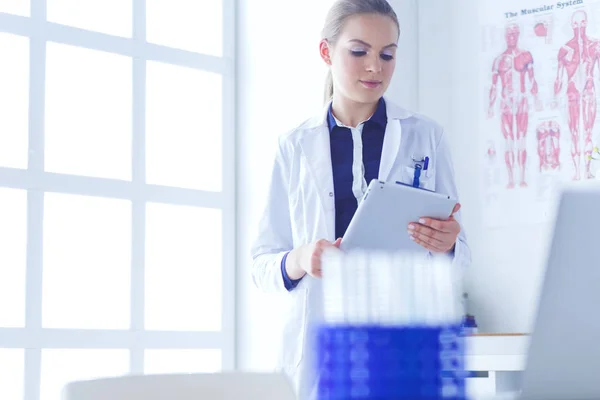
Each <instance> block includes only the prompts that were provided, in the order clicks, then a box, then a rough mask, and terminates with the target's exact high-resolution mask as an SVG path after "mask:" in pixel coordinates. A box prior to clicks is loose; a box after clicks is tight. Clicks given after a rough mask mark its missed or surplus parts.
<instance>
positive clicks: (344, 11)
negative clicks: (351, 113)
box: [321, 0, 400, 103]
mask: <svg viewBox="0 0 600 400" xmlns="http://www.w3.org/2000/svg"><path fill="white" fill-rule="evenodd" d="M357 14H380V15H384V16H387V17H390V18H391V19H392V20H393V21H394V23H395V24H396V26H397V27H398V34H400V23H399V22H398V16H397V15H396V13H395V12H394V9H393V8H392V6H390V4H389V3H388V2H387V0H337V1H336V2H335V3H334V4H333V6H331V8H330V9H329V12H328V13H327V17H326V18H325V26H324V27H323V30H322V31H321V38H322V39H326V40H327V42H328V43H329V44H335V43H336V42H337V40H338V38H339V36H340V33H341V32H342V28H343V27H344V23H345V22H346V19H348V18H349V17H352V16H354V15H357ZM332 97H333V76H332V75H331V69H330V70H329V71H327V77H326V78H325V103H327V102H329V101H330V100H331V98H332Z"/></svg>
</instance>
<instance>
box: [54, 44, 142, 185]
mask: <svg viewBox="0 0 600 400" xmlns="http://www.w3.org/2000/svg"><path fill="white" fill-rule="evenodd" d="M131 62H132V61H131V58H129V57H123V56H120V55H116V54H109V53H104V52H100V51H95V50H89V49H83V48H78V47H72V46H67V45H62V44H57V43H48V50H47V62H46V63H47V68H48V72H47V74H46V135H45V143H44V144H45V148H46V155H45V164H46V165H45V167H46V171H49V172H58V173H67V174H75V175H83V176H94V177H101V178H115V179H123V180H130V179H131V123H132V122H131V87H132V83H131V74H132V72H131V71H132V69H131V68H132V67H131Z"/></svg>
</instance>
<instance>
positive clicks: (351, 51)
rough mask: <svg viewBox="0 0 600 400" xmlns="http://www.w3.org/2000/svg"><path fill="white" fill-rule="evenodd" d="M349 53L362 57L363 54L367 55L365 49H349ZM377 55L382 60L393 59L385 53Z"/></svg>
mask: <svg viewBox="0 0 600 400" xmlns="http://www.w3.org/2000/svg"><path fill="white" fill-rule="evenodd" d="M350 53H351V54H352V55H353V56H354V57H363V56H365V55H367V51H366V50H350ZM379 57H381V59H382V60H384V61H392V60H393V59H394V56H393V55H391V54H386V53H381V54H380V55H379Z"/></svg>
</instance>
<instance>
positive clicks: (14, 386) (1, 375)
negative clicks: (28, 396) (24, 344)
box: [0, 349, 25, 400]
mask: <svg viewBox="0 0 600 400" xmlns="http://www.w3.org/2000/svg"><path fill="white" fill-rule="evenodd" d="M24 374H25V353H24V351H23V349H0V399H2V400H23V384H24V379H23V377H24Z"/></svg>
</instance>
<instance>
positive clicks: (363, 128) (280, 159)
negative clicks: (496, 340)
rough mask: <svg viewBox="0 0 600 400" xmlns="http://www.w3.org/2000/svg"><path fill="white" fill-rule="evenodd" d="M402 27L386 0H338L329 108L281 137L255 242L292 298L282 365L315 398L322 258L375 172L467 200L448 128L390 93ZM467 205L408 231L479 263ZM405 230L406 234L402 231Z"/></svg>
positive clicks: (435, 248)
mask: <svg viewBox="0 0 600 400" xmlns="http://www.w3.org/2000/svg"><path fill="white" fill-rule="evenodd" d="M399 34H400V27H399V24H398V19H397V17H396V14H395V13H394V11H393V10H392V8H391V7H390V5H389V4H388V3H387V1H386V0H338V1H337V2H336V3H335V4H334V5H333V6H332V8H331V10H330V11H329V14H328V16H327V19H326V24H325V27H324V30H323V33H322V40H321V42H320V55H321V58H322V59H323V61H324V62H325V63H326V64H327V65H328V66H329V74H328V83H327V86H326V107H325V108H324V110H323V112H322V113H320V114H319V115H317V116H316V117H314V118H312V119H309V120H307V121H306V122H304V123H303V124H302V125H300V126H299V127H297V128H296V129H294V130H292V131H291V132H288V133H286V134H284V135H282V136H281V137H280V138H279V146H278V148H277V153H276V159H275V164H274V168H273V172H272V177H271V186H270V191H269V198H268V203H267V206H266V210H265V212H264V215H263V217H262V220H261V224H260V229H259V235H258V239H257V240H256V242H255V244H254V246H253V249H252V256H253V260H254V261H253V267H252V275H253V280H254V282H255V284H256V285H257V286H258V287H259V288H260V289H262V290H264V291H270V292H277V291H278V292H281V293H283V294H284V296H285V297H286V298H287V299H288V300H289V302H290V307H289V311H288V313H286V315H285V318H286V321H285V328H284V335H283V338H284V341H283V346H282V350H281V357H280V363H281V365H280V367H281V368H283V369H284V370H285V371H286V373H288V374H289V375H290V376H291V377H292V379H293V380H294V382H295V384H296V389H297V392H298V398H299V399H301V400H304V399H306V398H310V397H311V392H312V391H313V389H314V388H315V382H316V381H315V378H314V375H313V374H311V370H310V368H309V366H310V362H309V361H308V360H307V356H308V355H309V354H310V351H309V350H310V345H309V342H308V339H309V336H310V335H307V329H308V327H310V326H311V324H313V323H314V322H315V321H318V319H319V317H320V308H321V307H322V305H321V300H320V297H319V295H320V294H319V290H320V289H321V287H320V279H319V278H320V277H321V268H320V265H321V263H320V256H321V254H322V253H323V251H324V250H325V249H326V248H328V247H332V246H336V247H337V246H339V243H340V238H341V237H342V236H343V235H344V232H345V230H346V228H347V227H348V224H349V222H350V219H351V218H352V216H353V215H354V212H355V210H356V208H357V204H358V202H359V201H360V200H361V198H362V195H363V193H364V191H365V189H366V187H367V182H370V181H371V180H372V179H380V180H383V181H403V182H406V183H412V182H413V176H414V171H415V162H416V161H417V162H418V161H420V160H419V159H416V161H415V156H416V155H419V156H418V157H429V160H430V161H429V166H428V168H427V171H423V172H422V174H421V179H420V185H421V187H423V188H425V189H430V190H435V191H437V192H442V193H445V194H447V195H450V196H453V197H455V198H458V196H457V193H456V187H455V183H454V176H453V168H452V163H451V159H450V154H449V149H448V144H447V139H446V136H445V134H444V131H443V129H442V128H441V127H440V126H439V125H438V124H436V123H435V122H433V121H432V120H430V119H428V118H425V117H423V116H421V115H418V114H414V113H411V112H409V111H407V110H404V109H402V108H400V107H398V106H396V105H394V104H393V103H392V102H390V101H389V100H388V99H387V98H385V97H383V94H384V92H385V91H386V89H387V87H388V85H389V83H390V80H391V78H392V74H393V72H394V67H395V63H396V61H395V56H396V49H397V42H398V39H399ZM459 208H460V205H457V207H456V208H455V210H454V213H453V216H452V217H451V218H450V219H449V220H447V221H438V220H433V219H429V218H424V219H422V220H420V221H415V223H412V224H410V225H409V226H407V227H406V229H407V231H406V234H407V235H410V236H411V237H412V238H413V239H414V240H415V241H416V242H417V243H419V244H420V245H422V246H423V248H424V249H426V250H427V251H429V252H430V253H432V254H447V255H448V256H449V257H452V258H453V262H455V263H458V264H461V265H464V264H467V263H469V262H470V251H469V248H468V246H467V244H466V241H465V235H464V233H462V232H461V228H460V224H459V222H458V220H459V212H458V210H459ZM403 234H404V233H403Z"/></svg>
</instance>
